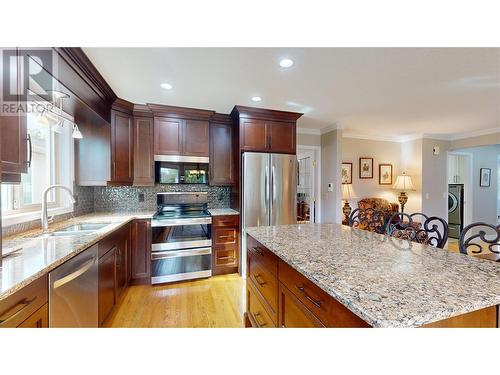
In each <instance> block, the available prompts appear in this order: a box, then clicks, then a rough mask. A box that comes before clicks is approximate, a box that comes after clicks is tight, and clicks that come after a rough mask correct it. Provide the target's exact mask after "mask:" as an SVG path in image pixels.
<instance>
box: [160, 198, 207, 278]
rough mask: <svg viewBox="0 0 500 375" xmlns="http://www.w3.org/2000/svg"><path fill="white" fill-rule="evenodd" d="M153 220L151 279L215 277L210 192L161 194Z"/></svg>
mask: <svg viewBox="0 0 500 375" xmlns="http://www.w3.org/2000/svg"><path fill="white" fill-rule="evenodd" d="M156 197H157V198H156V199H157V203H158V210H157V212H156V214H155V215H154V217H153V220H152V221H151V227H152V232H153V233H152V247H151V276H152V277H151V282H152V283H153V284H159V283H167V282H172V281H178V280H188V279H196V278H202V277H210V276H212V229H211V228H212V217H211V215H210V213H209V212H208V210H207V206H208V194H207V193H206V192H196V193H195V192H190V193H158V194H157V196H156Z"/></svg>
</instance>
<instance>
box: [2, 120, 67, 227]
mask: <svg viewBox="0 0 500 375" xmlns="http://www.w3.org/2000/svg"><path fill="white" fill-rule="evenodd" d="M27 122H28V133H29V135H30V137H31V143H32V159H31V160H32V161H31V167H30V168H29V169H28V173H26V174H23V175H22V177H21V184H19V185H9V184H4V185H2V217H4V221H6V220H5V219H7V221H8V218H9V216H13V215H19V214H22V213H30V212H31V213H34V212H38V213H39V212H40V210H41V205H42V199H43V198H42V195H43V191H44V190H45V189H46V188H47V187H48V186H50V185H53V184H63V185H67V186H69V187H72V180H73V170H72V165H73V163H72V160H73V159H72V152H73V149H72V142H73V140H72V138H71V126H70V125H68V124H65V125H64V126H56V125H55V124H52V123H51V122H49V121H42V120H41V117H39V116H37V115H36V114H28V117H27ZM48 202H49V205H48V207H49V209H56V208H62V207H66V208H70V202H69V199H68V197H67V196H66V195H64V194H61V191H59V190H58V191H51V192H50V195H49V197H48Z"/></svg>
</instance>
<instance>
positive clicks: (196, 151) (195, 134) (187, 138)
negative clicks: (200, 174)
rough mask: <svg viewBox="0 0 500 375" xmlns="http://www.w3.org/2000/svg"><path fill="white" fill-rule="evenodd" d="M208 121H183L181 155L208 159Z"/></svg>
mask: <svg viewBox="0 0 500 375" xmlns="http://www.w3.org/2000/svg"><path fill="white" fill-rule="evenodd" d="M208 148H209V147H208V121H201V120H184V126H183V134H182V155H187V156H205V157H208Z"/></svg>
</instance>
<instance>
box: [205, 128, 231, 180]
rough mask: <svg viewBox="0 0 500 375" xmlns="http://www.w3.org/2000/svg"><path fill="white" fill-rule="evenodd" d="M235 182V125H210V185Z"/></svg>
mask: <svg viewBox="0 0 500 375" xmlns="http://www.w3.org/2000/svg"><path fill="white" fill-rule="evenodd" d="M234 182H235V168H234V158H233V125H232V124H216V123H212V124H210V185H232V184H234Z"/></svg>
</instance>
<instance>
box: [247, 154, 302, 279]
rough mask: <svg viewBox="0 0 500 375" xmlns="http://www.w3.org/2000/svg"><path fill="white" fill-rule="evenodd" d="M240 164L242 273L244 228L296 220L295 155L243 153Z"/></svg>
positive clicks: (288, 222) (292, 222) (287, 222)
mask: <svg viewBox="0 0 500 375" xmlns="http://www.w3.org/2000/svg"><path fill="white" fill-rule="evenodd" d="M241 165H242V174H241V175H242V186H243V197H242V204H241V207H242V209H243V212H242V216H241V217H242V218H243V222H242V241H241V244H242V247H241V260H242V262H241V265H242V267H241V270H242V275H243V276H246V257H247V252H246V249H247V247H246V228H248V227H259V226H269V225H284V224H296V223H297V157H296V156H295V155H283V154H266V153H257V152H245V153H243V155H242V163H241Z"/></svg>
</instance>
